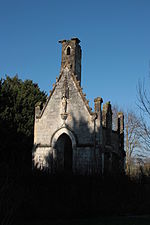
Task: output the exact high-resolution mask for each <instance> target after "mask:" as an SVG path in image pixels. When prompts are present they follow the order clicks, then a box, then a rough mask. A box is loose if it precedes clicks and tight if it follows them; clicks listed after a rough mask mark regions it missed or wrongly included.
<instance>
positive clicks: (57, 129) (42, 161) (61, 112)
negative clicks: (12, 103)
mask: <svg viewBox="0 0 150 225" xmlns="http://www.w3.org/2000/svg"><path fill="white" fill-rule="evenodd" d="M79 42H80V41H79V39H77V38H72V39H71V40H69V41H67V40H63V41H60V43H61V44H62V61H61V71H60V76H59V78H58V79H57V80H56V84H55V85H53V90H52V91H51V92H50V96H49V98H48V100H47V102H46V104H45V106H44V107H43V109H41V108H40V106H39V105H37V107H36V110H35V126H34V148H33V149H34V150H33V163H34V167H36V168H38V169H40V170H46V171H48V172H50V173H62V172H67V173H68V172H69V173H70V172H71V173H72V172H73V173H75V174H93V173H94V174H102V173H104V172H114V173H116V172H122V171H123V170H124V168H123V163H120V162H123V161H124V156H125V154H124V149H123V125H122V124H123V115H122V114H119V116H118V118H119V119H118V130H119V132H118V131H112V112H111V105H110V102H109V103H107V104H105V105H104V106H103V111H102V110H101V105H102V102H103V100H102V98H100V97H97V98H96V99H95V100H94V102H95V112H92V111H91V108H90V107H89V101H88V100H87V99H86V98H85V96H86V95H85V94H83V92H82V88H81V86H80V84H81V47H80V45H79ZM116 165H117V167H116Z"/></svg>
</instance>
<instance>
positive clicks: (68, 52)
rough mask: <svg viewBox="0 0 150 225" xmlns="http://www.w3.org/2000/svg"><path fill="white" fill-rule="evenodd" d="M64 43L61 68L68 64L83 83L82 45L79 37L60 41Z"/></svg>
mask: <svg viewBox="0 0 150 225" xmlns="http://www.w3.org/2000/svg"><path fill="white" fill-rule="evenodd" d="M59 43H61V44H62V57H61V70H63V69H64V66H66V65H67V64H68V66H69V68H70V69H71V72H72V73H73V74H74V75H77V80H78V81H80V85H81V56H82V51H81V46H80V45H79V43H80V40H79V39H78V38H72V39H71V40H62V41H59Z"/></svg>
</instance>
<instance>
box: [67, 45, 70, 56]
mask: <svg viewBox="0 0 150 225" xmlns="http://www.w3.org/2000/svg"><path fill="white" fill-rule="evenodd" d="M67 55H70V47H68V48H67Z"/></svg>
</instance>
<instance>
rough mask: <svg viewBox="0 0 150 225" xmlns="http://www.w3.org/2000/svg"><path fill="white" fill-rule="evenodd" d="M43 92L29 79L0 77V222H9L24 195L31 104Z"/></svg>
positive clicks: (43, 96)
mask: <svg viewBox="0 0 150 225" xmlns="http://www.w3.org/2000/svg"><path fill="white" fill-rule="evenodd" d="M45 100H46V94H45V93H44V92H41V91H40V89H39V87H38V85H37V84H34V83H33V82H32V81H31V80H25V81H22V80H21V79H19V78H18V76H14V77H12V78H11V77H9V76H6V78H5V79H1V80H0V134H1V135H0V178H1V179H0V180H1V182H0V202H1V207H0V214H1V219H2V220H1V221H0V223H1V224H5V225H8V224H11V223H12V220H13V216H14V214H15V212H16V210H17V208H18V207H19V205H20V204H21V202H22V199H23V198H24V196H23V193H25V190H24V186H25V185H23V186H22V185H21V184H20V179H21V177H25V176H27V175H29V173H30V172H31V150H32V146H33V130H34V107H35V104H36V103H37V102H38V101H42V102H44V101H45Z"/></svg>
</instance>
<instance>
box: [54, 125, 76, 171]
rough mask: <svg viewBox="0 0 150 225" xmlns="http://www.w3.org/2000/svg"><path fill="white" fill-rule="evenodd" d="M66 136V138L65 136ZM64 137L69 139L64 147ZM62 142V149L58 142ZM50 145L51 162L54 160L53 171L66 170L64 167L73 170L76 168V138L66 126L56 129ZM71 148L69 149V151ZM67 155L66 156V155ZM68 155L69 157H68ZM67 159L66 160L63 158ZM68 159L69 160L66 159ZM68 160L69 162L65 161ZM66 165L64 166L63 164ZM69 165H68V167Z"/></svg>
mask: <svg viewBox="0 0 150 225" xmlns="http://www.w3.org/2000/svg"><path fill="white" fill-rule="evenodd" d="M67 137H68V138H67ZM66 139H67V140H68V139H69V140H70V144H69V143H68V141H67V146H68V144H69V146H70V147H69V148H68V147H67V148H66V147H65V145H66ZM60 140H61V141H63V142H62V149H61V148H60V143H61V141H60ZM50 145H51V147H52V151H53V162H54V171H56V172H57V171H58V172H62V171H66V168H67V170H68V168H70V169H69V170H70V171H72V172H74V171H75V168H76V163H77V162H76V161H77V160H76V159H77V147H76V146H77V140H76V138H75V135H74V134H73V132H72V131H71V130H70V129H68V128H67V127H62V128H60V129H58V130H57V131H56V132H55V133H54V134H53V135H52V137H51V140H50ZM70 150H71V151H70ZM66 156H67V157H66ZM68 157H69V158H68ZM65 159H67V160H65ZM68 159H69V160H68ZM65 162H69V163H65ZM65 165H66V166H65ZM68 166H69V167H68Z"/></svg>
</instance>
